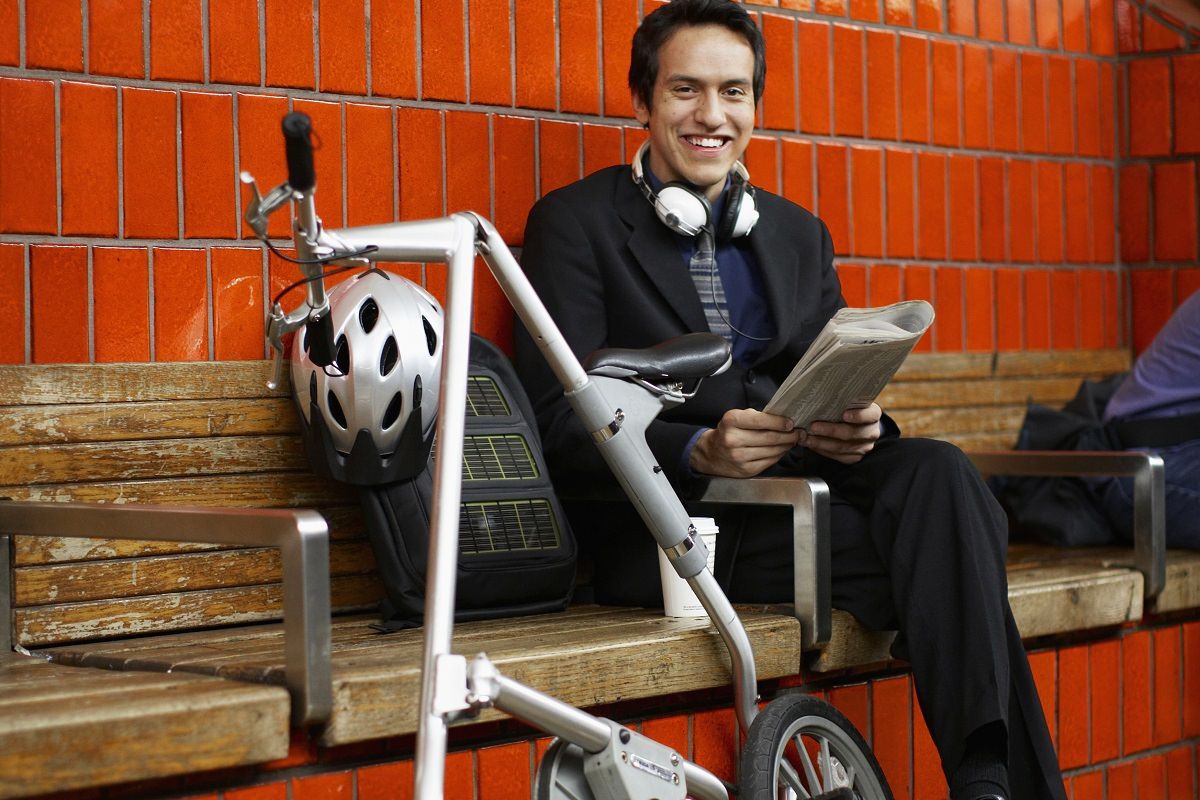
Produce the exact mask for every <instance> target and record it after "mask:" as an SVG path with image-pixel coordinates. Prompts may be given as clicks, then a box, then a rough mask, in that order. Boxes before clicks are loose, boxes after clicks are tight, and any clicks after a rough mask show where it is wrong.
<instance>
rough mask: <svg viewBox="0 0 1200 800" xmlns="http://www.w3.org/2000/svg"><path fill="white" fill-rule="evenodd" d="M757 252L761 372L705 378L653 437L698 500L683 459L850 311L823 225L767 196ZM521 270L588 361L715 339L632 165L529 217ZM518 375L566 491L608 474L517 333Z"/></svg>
mask: <svg viewBox="0 0 1200 800" xmlns="http://www.w3.org/2000/svg"><path fill="white" fill-rule="evenodd" d="M756 200H757V205H758V210H759V213H760V219H759V221H758V224H757V225H756V226H755V227H754V230H753V231H752V232H751V233H750V236H749V242H750V245H751V247H752V249H753V252H754V255H755V257H756V258H757V260H758V264H759V268H760V269H761V271H762V278H763V284H764V287H765V293H766V296H767V300H768V303H769V305H770V309H771V315H772V317H773V320H774V323H775V326H776V329H777V331H778V335H777V336H776V337H775V338H774V339H773V340H772V341H771V342H770V343H769V344H768V346H767V348H766V350H765V351H764V352H763V353H762V355H761V356H759V357H758V358H757V360H756V361H755V362H754V363H753V364H746V365H738V364H735V365H734V366H733V367H732V368H730V369H729V370H728V371H726V372H725V373H723V374H721V375H719V376H717V377H714V378H709V379H707V380H706V381H705V382H704V383H703V385H702V386H701V387H700V391H699V392H698V393H697V394H696V396H695V397H694V398H692V399H691V400H688V401H687V402H686V403H684V404H683V405H682V406H680V407H677V408H674V409H671V410H669V411H667V412H665V413H664V414H662V415H661V416H660V417H659V419H658V420H656V421H655V422H654V423H653V424H652V425H651V427H650V429H649V430H648V431H647V440H648V442H649V444H650V447H651V449H652V450H653V451H654V454H655V456H656V457H657V458H658V461H659V464H660V465H661V466H662V467H663V468H664V470H665V471H666V473H667V475H668V477H669V478H670V479H671V482H672V484H674V485H675V487H676V489H677V490H679V491H681V492H683V493H684V494H688V493H690V492H689V489H690V488H698V487H692V486H690V483H691V481H690V480H689V478H688V476H687V475H686V474H685V470H684V469H683V464H682V458H683V451H684V449H685V448H686V446H687V443H688V442H689V441H690V440H691V438H692V436H693V435H694V434H695V432H696V431H697V430H698V429H699V428H701V427H712V426H714V425H715V424H716V423H717V421H718V420H719V419H720V417H721V415H722V414H723V413H725V412H726V411H727V410H729V409H731V408H762V407H763V406H764V405H765V404H766V402H767V401H768V400H769V399H770V398H771V395H772V394H774V392H775V390H776V388H777V387H778V386H779V384H780V382H781V381H782V380H783V379H784V378H786V377H787V375H788V373H789V372H790V371H791V369H792V367H793V366H794V365H795V363H796V361H797V359H799V357H800V355H801V354H802V353H803V352H804V351H805V349H806V348H807V347H808V346H809V344H810V343H811V342H812V340H813V338H814V337H815V336H816V334H817V333H818V332H819V331H820V329H821V327H822V326H824V324H825V322H826V321H827V320H828V319H829V318H830V316H832V315H833V313H834V312H835V311H836V310H837V309H839V308H841V307H842V306H843V305H845V303H844V301H843V300H842V296H841V288H840V284H839V283H838V278H837V273H836V272H834V269H833V245H832V242H831V240H830V237H829V232H828V230H827V229H826V228H825V225H824V224H823V223H822V222H821V221H820V220H819V219H817V218H816V217H814V216H813V215H812V214H810V213H809V212H808V211H805V210H804V209H803V208H801V207H800V206H798V205H796V204H794V203H792V202H790V201H788V200H785V199H783V198H782V197H779V196H777V195H774V194H771V193H769V192H765V191H761V190H759V191H758V193H757V197H756ZM521 265H522V267H523V268H524V270H525V272H526V274H527V275H528V276H529V279H530V281H531V282H532V283H533V286H534V288H535V289H536V290H537V293H538V294H539V295H540V296H541V298H542V301H543V302H544V303H545V304H546V307H547V308H548V309H549V311H550V314H551V316H552V317H553V318H554V320H555V322H556V323H557V324H558V325H559V327H560V328H561V329H562V332H563V335H564V336H565V338H566V341H567V343H568V345H569V346H570V347H571V349H572V350H573V351H574V352H575V354H576V356H578V357H579V358H581V359H582V358H584V357H585V356H587V354H589V353H591V352H592V351H593V350H596V349H598V348H602V347H631V348H636V347H647V346H650V345H653V344H657V343H658V342H661V341H663V340H665V339H669V338H671V337H674V336H679V335H682V334H685V333H689V332H694V331H707V330H708V326H707V323H706V322H705V319H704V311H703V309H702V307H701V304H700V299H699V296H698V295H697V293H696V289H695V286H694V284H693V282H692V278H691V276H690V274H689V273H688V265H687V263H686V262H685V261H684V258H683V255H682V252H681V249H680V244H679V242H678V240H677V235H676V234H674V233H672V232H671V231H670V230H669V229H668V228H667V227H666V226H665V225H663V223H662V222H660V221H659V219H658V218H657V216H656V215H655V213H654V209H653V207H652V206H651V205H650V203H649V202H647V200H646V198H645V197H644V196H643V195H642V194H641V191H640V190H639V189H638V187H637V186H636V185H635V184H634V182H633V179H632V177H631V173H630V169H629V167H628V166H616V167H609V168H608V169H604V170H601V171H599V172H596V173H593V174H592V175H590V176H588V177H587V178H584V179H583V180H581V181H578V182H576V183H573V184H571V185H570V186H566V187H564V188H561V189H558V190H556V191H553V192H551V193H550V194H548V195H546V196H545V197H544V198H542V199H541V200H540V201H539V202H538V203H537V204H536V205H535V206H534V207H533V210H532V211H531V212H530V214H529V220H528V223H527V224H526V228H525V247H524V251H523V253H522V257H521ZM515 339H516V341H515V344H516V365H517V370H518V373H519V374H520V377H521V381H522V383H523V384H524V385H525V388H526V391H527V392H528V393H529V396H530V399H531V401H532V402H533V406H534V411H535V413H536V415H537V419H538V425H539V427H540V430H541V433H542V437H543V446H544V448H545V452H546V455H547V458H548V460H549V466H550V470H551V472H552V473H553V474H554V475H555V479H556V481H559V482H567V483H570V482H572V481H574V480H578V481H581V482H587V483H593V482H595V481H596V480H598V479H599V480H608V479H609V474H608V470H607V468H606V467H605V466H604V464H603V461H602V460H601V458H600V456H599V454H598V453H597V452H596V449H595V447H594V446H593V445H592V444H591V440H590V438H589V437H588V436H587V434H586V432H585V431H584V430H583V426H582V425H581V424H580V423H579V422H578V420H577V419H576V418H575V417H574V415H573V413H572V412H571V410H570V408H569V406H568V405H567V403H566V400H565V399H564V398H563V395H562V388H561V387H560V386H559V384H558V382H557V381H556V380H555V378H554V375H553V373H551V371H550V369H549V368H548V367H547V366H546V365H545V362H544V361H543V359H542V356H541V354H540V352H539V351H538V349H537V347H536V345H535V344H534V343H533V342H532V340H531V339H530V338H529V336H528V334H527V333H526V332H525V330H524V328H523V327H522V326H521V325H519V324H518V325H517V326H516V332H515Z"/></svg>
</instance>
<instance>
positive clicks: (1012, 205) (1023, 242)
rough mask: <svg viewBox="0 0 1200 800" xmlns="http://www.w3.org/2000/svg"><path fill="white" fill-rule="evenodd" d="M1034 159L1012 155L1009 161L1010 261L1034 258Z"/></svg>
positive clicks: (1035, 208)
mask: <svg viewBox="0 0 1200 800" xmlns="http://www.w3.org/2000/svg"><path fill="white" fill-rule="evenodd" d="M1033 174H1034V173H1033V162H1031V161H1023V160H1018V159H1013V160H1010V161H1009V162H1008V231H1009V242H1008V245H1009V256H1008V257H1009V258H1010V259H1011V260H1013V261H1022V262H1029V261H1033V260H1034V245H1035V237H1034V236H1031V235H1030V232H1031V231H1034V230H1037V228H1036V227H1035V226H1036V216H1035V211H1036V210H1037V207H1036V206H1035V204H1034V194H1033Z"/></svg>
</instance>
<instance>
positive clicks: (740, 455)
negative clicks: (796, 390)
mask: <svg viewBox="0 0 1200 800" xmlns="http://www.w3.org/2000/svg"><path fill="white" fill-rule="evenodd" d="M876 419H878V416H877V417H876ZM877 435H878V434H877ZM799 441H800V431H797V430H795V428H794V426H793V425H792V421H791V420H790V419H788V418H787V417H779V416H776V415H774V414H766V413H764V412H762V411H755V410H754V409H751V408H735V409H731V410H730V411H726V412H725V414H724V415H723V416H722V417H721V421H720V422H719V423H717V427H716V428H713V429H712V430H707V431H705V432H704V433H702V434H700V438H699V439H697V440H696V445H695V446H694V447H693V448H692V452H691V455H690V456H689V458H688V463H689V465H690V466H691V468H692V469H693V470H695V471H696V472H703V473H705V474H707V475H721V476H725V477H729V478H752V477H754V476H755V475H758V474H759V473H760V472H762V471H763V470H765V469H768V468H769V467H772V466H774V465H775V462H776V461H778V460H779V459H780V458H782V457H783V454H784V453H786V452H787V451H788V450H790V449H792V448H793V447H795V446H796V444H797V443H798V442H799ZM868 449H870V448H868Z"/></svg>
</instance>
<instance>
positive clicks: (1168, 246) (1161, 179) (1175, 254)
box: [1154, 161, 1197, 261]
mask: <svg viewBox="0 0 1200 800" xmlns="http://www.w3.org/2000/svg"><path fill="white" fill-rule="evenodd" d="M1196 255H1197V253H1196V165H1195V163H1194V162H1191V161H1180V162H1175V163H1169V164H1155V165H1154V257H1155V258H1156V259H1159V260H1165V261H1194V260H1195V259H1196Z"/></svg>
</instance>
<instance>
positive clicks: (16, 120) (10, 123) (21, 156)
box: [0, 78, 58, 233]
mask: <svg viewBox="0 0 1200 800" xmlns="http://www.w3.org/2000/svg"><path fill="white" fill-rule="evenodd" d="M54 114H55V112H54V84H53V83H51V82H49V81H30V80H20V79H15V78H0V130H2V131H4V135H3V136H2V137H0V232H3V233H57V232H58V211H57V207H58V197H57V185H58V178H57V167H56V165H55V155H54V142H55V122H54Z"/></svg>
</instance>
